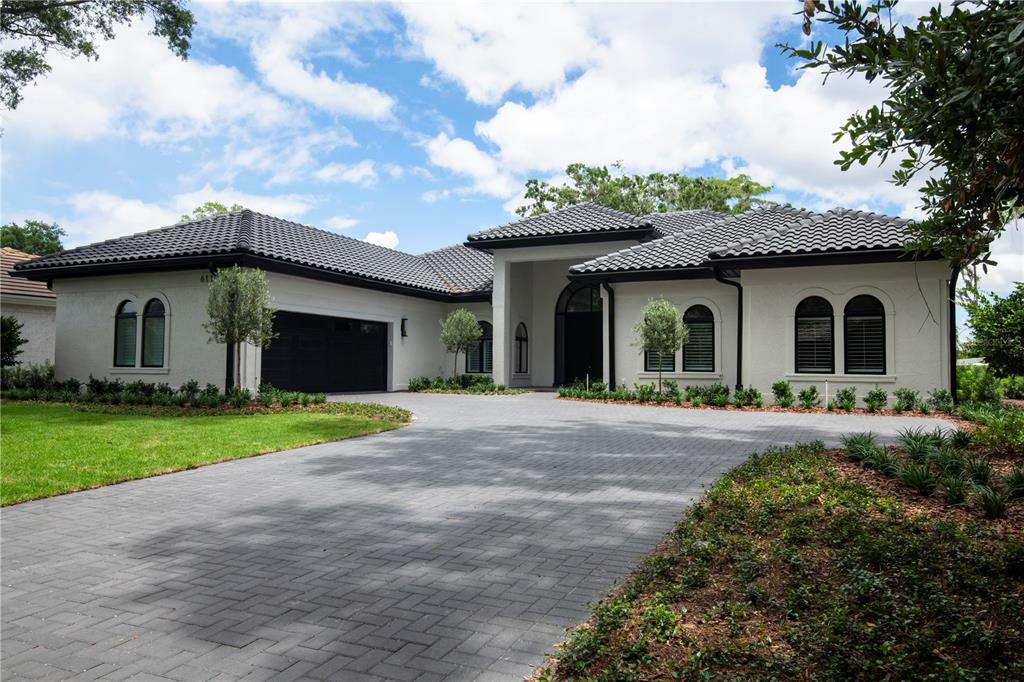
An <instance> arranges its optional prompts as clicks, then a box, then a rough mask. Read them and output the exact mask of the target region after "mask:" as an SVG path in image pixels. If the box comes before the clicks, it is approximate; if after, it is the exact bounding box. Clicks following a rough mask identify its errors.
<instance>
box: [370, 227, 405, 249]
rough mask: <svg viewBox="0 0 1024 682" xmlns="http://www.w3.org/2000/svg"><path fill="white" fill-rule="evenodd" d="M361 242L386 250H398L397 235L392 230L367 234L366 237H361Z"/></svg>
mask: <svg viewBox="0 0 1024 682" xmlns="http://www.w3.org/2000/svg"><path fill="white" fill-rule="evenodd" d="M363 241H364V242H370V243H371V244H376V245H377V246H383V247H385V248H388V249H395V248H398V235H397V234H395V232H394V231H392V230H387V231H386V232H367V233H366V236H365V237H363Z"/></svg>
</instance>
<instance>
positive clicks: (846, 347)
mask: <svg viewBox="0 0 1024 682" xmlns="http://www.w3.org/2000/svg"><path fill="white" fill-rule="evenodd" d="M865 300H870V301H872V302H873V305H877V307H878V310H879V311H881V312H877V313H874V314H870V315H864V314H854V315H851V314H850V306H852V305H854V303H855V302H863V301H865ZM851 317H854V318H861V319H863V318H878V320H879V322H881V325H882V329H881V336H880V338H879V344H880V345H881V348H880V350H881V356H882V367H881V369H880V370H879V371H865V370H863V369H860V370H856V369H854V370H851V369H850V346H851V344H850V324H849V321H850V318H851ZM885 334H886V329H885V305H883V304H882V301H881V300H879V299H878V297H876V296H872V295H871V294H858V295H857V296H854V297H853V298H851V299H850V300H849V301H847V302H846V305H845V306H844V307H843V371H844V372H845V373H846V374H855V375H858V376H881V375H884V374H886V373H887V371H888V368H889V358H888V352H887V351H888V343H887V340H886V335H885Z"/></svg>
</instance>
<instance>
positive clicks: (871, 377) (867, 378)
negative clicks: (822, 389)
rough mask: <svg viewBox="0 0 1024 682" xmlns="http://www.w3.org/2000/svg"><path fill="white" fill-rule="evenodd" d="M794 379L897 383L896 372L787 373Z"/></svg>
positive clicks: (851, 382) (850, 382) (790, 378)
mask: <svg viewBox="0 0 1024 682" xmlns="http://www.w3.org/2000/svg"><path fill="white" fill-rule="evenodd" d="M786 379H787V380H792V381H829V382H832V383H844V384H895V383H896V375H895V374H797V373H792V374H787V375H786Z"/></svg>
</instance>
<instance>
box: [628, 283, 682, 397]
mask: <svg viewBox="0 0 1024 682" xmlns="http://www.w3.org/2000/svg"><path fill="white" fill-rule="evenodd" d="M633 332H634V334H636V345H638V346H640V348H641V349H642V350H643V351H644V352H646V353H657V354H658V393H661V366H662V362H661V360H662V357H663V356H664V355H666V354H673V355H674V354H675V353H677V352H679V349H680V348H682V347H683V344H684V343H686V341H687V340H688V339H689V337H690V330H689V328H688V327H687V326H686V325H685V324H683V320H682V318H681V317H680V315H679V310H678V309H677V308H676V307H675V306H674V305H673V304H672V303H670V302H669V301H666V300H665V299H663V298H657V299H652V300H650V301H648V302H647V305H645V306H644V309H643V311H642V313H641V317H640V321H639V322H637V323H636V326H634V327H633Z"/></svg>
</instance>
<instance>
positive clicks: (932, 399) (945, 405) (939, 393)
mask: <svg viewBox="0 0 1024 682" xmlns="http://www.w3.org/2000/svg"><path fill="white" fill-rule="evenodd" d="M927 405H928V407H930V408H931V409H933V410H938V411H939V412H945V413H946V414H949V413H950V412H952V411H953V395H952V394H951V393H950V392H949V391H948V390H947V389H945V388H937V389H935V390H934V391H929V392H928V401H927ZM921 411H922V412H923V411H924V410H921Z"/></svg>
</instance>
